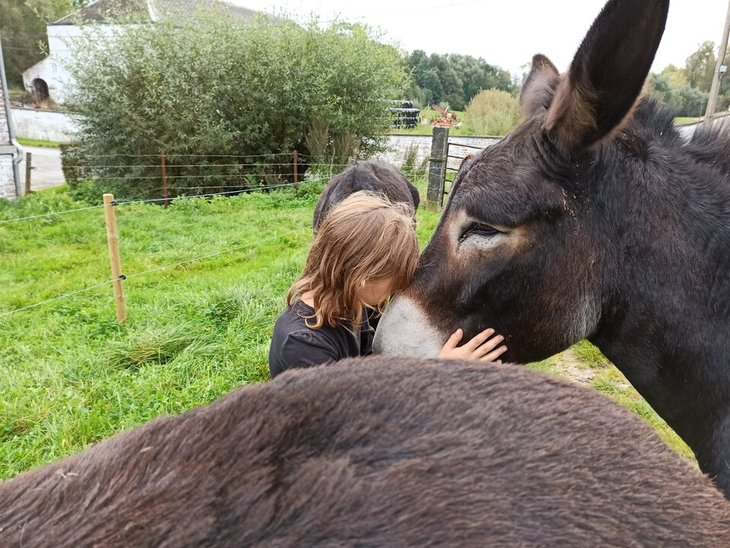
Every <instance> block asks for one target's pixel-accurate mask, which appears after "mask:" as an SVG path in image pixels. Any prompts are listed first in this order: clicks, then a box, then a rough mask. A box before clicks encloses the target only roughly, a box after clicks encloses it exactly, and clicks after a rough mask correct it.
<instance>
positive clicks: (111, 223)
mask: <svg viewBox="0 0 730 548" xmlns="http://www.w3.org/2000/svg"><path fill="white" fill-rule="evenodd" d="M115 205H116V203H115V202H114V195H113V194H104V220H105V221H106V241H107V245H108V246H109V261H110V262H111V265H112V285H113V287H114V306H115V307H116V310H117V321H118V322H119V323H124V322H126V321H127V306H126V303H125V301H124V286H123V285H122V282H123V281H124V279H125V276H124V275H123V274H122V260H121V258H120V257H119V233H118V232H117V216H116V212H115V210H114V207H115Z"/></svg>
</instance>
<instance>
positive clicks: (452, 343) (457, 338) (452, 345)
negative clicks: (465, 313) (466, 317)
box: [443, 328, 464, 350]
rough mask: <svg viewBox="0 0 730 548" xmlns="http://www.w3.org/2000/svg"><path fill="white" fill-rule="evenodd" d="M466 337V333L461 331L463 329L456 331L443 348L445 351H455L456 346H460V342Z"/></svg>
mask: <svg viewBox="0 0 730 548" xmlns="http://www.w3.org/2000/svg"><path fill="white" fill-rule="evenodd" d="M463 336H464V332H463V331H462V330H461V328H459V329H457V330H456V331H454V332H453V333H452V334H451V336H450V337H449V340H447V341H446V343H445V344H444V346H443V350H453V349H454V348H456V346H457V345H458V344H459V341H461V338H462V337H463Z"/></svg>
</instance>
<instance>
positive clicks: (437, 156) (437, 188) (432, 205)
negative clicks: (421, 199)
mask: <svg viewBox="0 0 730 548" xmlns="http://www.w3.org/2000/svg"><path fill="white" fill-rule="evenodd" d="M448 146H449V128H447V127H435V128H433V136H432V138H431V157H430V158H429V165H428V189H427V191H426V208H427V209H430V210H431V211H434V210H437V209H438V208H440V207H441V206H442V205H443V202H444V177H445V176H446V154H447V150H448Z"/></svg>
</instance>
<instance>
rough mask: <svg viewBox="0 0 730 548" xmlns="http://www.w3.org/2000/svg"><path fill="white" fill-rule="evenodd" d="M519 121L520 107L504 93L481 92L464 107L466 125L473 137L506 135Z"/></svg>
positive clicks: (498, 91)
mask: <svg viewBox="0 0 730 548" xmlns="http://www.w3.org/2000/svg"><path fill="white" fill-rule="evenodd" d="M519 120H520V105H519V103H518V101H517V99H515V98H514V97H512V96H511V95H510V94H509V93H507V92H506V91H500V90H496V89H488V90H485V91H481V92H479V93H478V94H477V95H476V96H475V97H474V98H473V99H472V100H471V102H470V103H469V104H468V105H467V106H466V123H467V124H468V126H469V130H470V131H472V132H473V133H474V134H475V135H499V136H501V135H506V134H507V133H509V132H510V131H512V130H513V129H514V128H515V127H516V126H517V123H518V122H519Z"/></svg>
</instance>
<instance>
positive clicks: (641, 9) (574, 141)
mask: <svg viewBox="0 0 730 548" xmlns="http://www.w3.org/2000/svg"><path fill="white" fill-rule="evenodd" d="M668 9H669V0H609V2H608V3H607V4H606V5H605V6H604V8H603V10H602V11H601V13H600V15H599V16H598V17H597V18H596V20H595V21H594V22H593V25H592V26H591V28H590V30H589V31H588V34H587V35H586V37H585V38H584V39H583V43H582V44H581V45H580V48H578V52H577V53H576V54H575V57H574V58H573V62H572V63H571V65H570V70H569V71H568V75H567V77H566V78H565V79H564V80H563V81H562V82H561V83H560V85H559V86H558V90H557V91H556V93H555V98H554V100H553V102H552V104H551V105H550V108H549V109H548V113H547V116H546V117H545V128H546V129H547V130H548V132H549V134H550V136H551V137H552V138H553V139H554V140H555V142H556V144H557V145H558V146H560V147H561V148H566V149H569V150H571V149H579V148H582V147H587V146H590V145H592V144H594V143H596V142H597V141H599V140H601V139H603V138H604V137H606V136H608V135H609V134H611V133H612V132H613V131H615V130H618V129H620V128H621V126H622V123H623V122H624V120H625V119H627V118H628V116H629V115H630V113H631V111H632V109H633V106H634V104H635V103H636V101H637V99H638V97H639V94H640V93H641V88H642V86H643V84H644V80H645V79H646V75H647V74H648V73H649V69H650V68H651V63H652V61H653V60H654V55H655V54H656V50H657V47H658V46H659V41H660V40H661V37H662V33H663V32H664V24H665V22H666V20H667V11H668Z"/></svg>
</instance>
